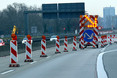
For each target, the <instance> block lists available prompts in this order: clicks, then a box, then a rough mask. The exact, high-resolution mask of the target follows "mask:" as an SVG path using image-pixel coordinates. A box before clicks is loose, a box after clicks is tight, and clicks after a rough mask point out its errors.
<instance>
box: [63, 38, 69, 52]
mask: <svg viewBox="0 0 117 78" xmlns="http://www.w3.org/2000/svg"><path fill="white" fill-rule="evenodd" d="M67 46H68V40H67V36H65V39H64V52H68V49H67Z"/></svg>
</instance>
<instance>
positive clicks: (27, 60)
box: [24, 59, 33, 62]
mask: <svg viewBox="0 0 117 78" xmlns="http://www.w3.org/2000/svg"><path fill="white" fill-rule="evenodd" d="M24 62H33V59H25V60H24Z"/></svg>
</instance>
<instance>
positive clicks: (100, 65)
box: [97, 52, 108, 78]
mask: <svg viewBox="0 0 117 78" xmlns="http://www.w3.org/2000/svg"><path fill="white" fill-rule="evenodd" d="M104 53H105V52H103V53H100V54H99V55H98V58H97V75H98V78H108V77H107V74H106V72H105V69H104V65H103V60H102V57H103V54H104Z"/></svg>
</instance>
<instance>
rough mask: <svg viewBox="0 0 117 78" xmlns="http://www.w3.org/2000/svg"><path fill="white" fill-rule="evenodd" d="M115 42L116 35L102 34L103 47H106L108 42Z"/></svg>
mask: <svg viewBox="0 0 117 78" xmlns="http://www.w3.org/2000/svg"><path fill="white" fill-rule="evenodd" d="M114 42H115V35H108V36H107V35H102V36H101V47H104V46H105V45H107V44H109V43H110V44H112V43H114Z"/></svg>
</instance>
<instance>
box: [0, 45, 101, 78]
mask: <svg viewBox="0 0 117 78" xmlns="http://www.w3.org/2000/svg"><path fill="white" fill-rule="evenodd" d="M68 46H69V47H68V50H69V52H63V48H64V47H63V46H61V49H60V51H61V52H62V53H61V54H55V47H51V48H48V49H47V55H48V57H46V58H40V57H39V55H40V53H41V52H40V50H37V51H35V52H33V59H34V62H32V63H24V62H23V61H24V59H25V57H24V56H25V54H24V53H23V54H20V55H19V62H18V63H19V64H20V65H21V67H18V68H13V67H12V68H9V67H8V65H9V56H7V57H2V58H0V59H1V63H0V69H1V70H0V78H97V72H96V60H97V56H98V54H99V53H100V50H101V48H98V49H94V48H91V47H88V48H86V49H84V50H80V49H78V51H72V44H69V45H68Z"/></svg>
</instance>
